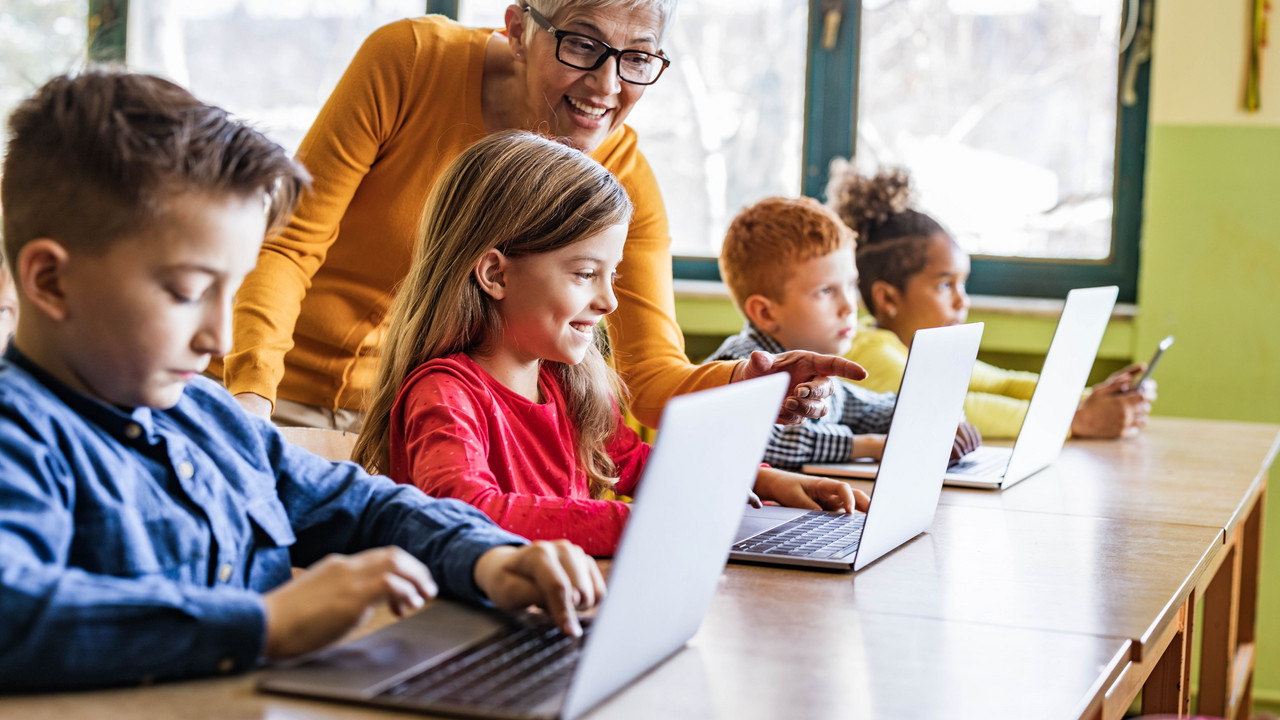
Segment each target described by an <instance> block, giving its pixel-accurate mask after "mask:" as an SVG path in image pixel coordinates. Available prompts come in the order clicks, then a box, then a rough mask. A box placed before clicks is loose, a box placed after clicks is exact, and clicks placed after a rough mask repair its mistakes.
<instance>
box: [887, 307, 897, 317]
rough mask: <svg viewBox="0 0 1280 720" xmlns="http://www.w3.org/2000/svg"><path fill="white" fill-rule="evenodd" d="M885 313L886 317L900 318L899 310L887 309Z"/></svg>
mask: <svg viewBox="0 0 1280 720" xmlns="http://www.w3.org/2000/svg"><path fill="white" fill-rule="evenodd" d="M884 312H885V314H886V315H888V316H889V317H890V318H896V317H898V309H897V308H885V311H884Z"/></svg>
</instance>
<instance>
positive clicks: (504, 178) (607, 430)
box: [354, 131, 632, 497]
mask: <svg viewBox="0 0 1280 720" xmlns="http://www.w3.org/2000/svg"><path fill="white" fill-rule="evenodd" d="M631 211H632V206H631V201H630V200H629V199H628V198H627V193H626V190H624V189H623V187H622V185H621V184H620V183H619V182H618V180H617V179H616V178H614V176H613V175H612V174H610V172H609V171H608V170H606V169H605V168H604V167H602V166H601V165H600V164H599V163H597V162H596V161H595V160H592V159H591V158H590V157H589V156H587V155H586V154H584V153H582V152H579V151H578V150H574V149H573V148H571V147H568V146H567V145H562V144H560V143H558V142H555V141H553V140H549V139H546V138H543V137H540V136H538V135H534V134H532V133H528V132H522V131H506V132H499V133H494V134H492V135H489V136H487V137H486V138H484V139H483V140H481V141H480V142H478V143H476V144H475V145H472V146H471V147H470V148H468V149H467V150H465V151H464V152H463V153H462V154H461V155H459V156H458V157H457V158H456V159H455V160H454V161H453V162H452V163H451V164H450V165H449V167H448V168H446V169H445V171H444V173H443V174H442V175H441V176H440V179H439V180H438V181H437V182H436V186H435V188H434V189H433V190H432V191H431V195H430V197H429V198H428V200H427V208H426V211H425V215H424V220H423V230H422V232H421V234H420V237H419V240H418V246H417V248H415V253H414V260H413V266H412V267H411V268H410V270H409V274H408V276H407V277H406V278H405V280H404V282H403V283H402V284H401V286H400V288H399V290H398V292H397V294H396V299H395V302H394V305H393V308H392V311H391V322H390V326H389V328H388V330H387V338H386V341H385V343H384V344H383V348H382V360H381V363H380V365H379V368H378V379H377V382H376V383H375V384H374V388H375V389H374V390H373V394H372V395H371V397H370V398H369V400H370V401H369V402H368V403H367V405H366V407H367V414H366V417H365V422H364V428H363V429H362V431H361V433H360V440H359V442H357V443H356V447H355V451H354V457H355V460H356V461H357V462H359V463H360V464H361V465H364V466H365V468H367V469H368V470H369V472H373V473H378V472H383V473H385V472H387V471H388V469H389V468H390V452H391V410H392V407H393V406H394V405H395V401H396V397H397V396H398V395H399V392H400V386H401V385H402V384H403V383H404V381H405V379H406V378H407V377H408V376H409V374H410V373H412V372H413V371H414V369H416V368H417V367H418V366H419V365H421V364H423V363H425V362H427V361H428V360H433V359H435V358H439V357H444V356H446V355H451V354H453V353H459V352H469V351H473V350H483V349H484V348H485V347H486V343H488V342H490V341H491V340H492V339H493V338H494V336H495V335H496V334H497V333H499V332H501V327H502V326H501V319H500V317H499V315H498V311H497V307H496V305H495V301H494V300H493V298H491V297H490V296H489V295H488V294H486V293H485V292H484V291H483V290H482V289H481V288H480V285H479V283H478V282H477V281H476V279H475V275H474V273H473V270H474V268H475V266H476V263H478V262H479V261H480V258H481V256H483V255H484V254H485V253H486V252H488V251H489V250H490V249H497V250H499V251H500V252H502V253H503V254H504V255H506V256H507V257H512V258H519V257H522V256H528V255H536V254H538V253H544V252H549V251H552V250H556V249H559V248H562V247H565V246H567V245H571V244H573V243H575V242H577V241H579V240H582V239H584V238H586V237H589V236H591V235H594V234H596V233H599V232H602V231H603V230H605V229H607V228H609V227H612V226H615V225H622V224H626V223H628V222H630V221H631ZM596 339H597V342H596V343H595V344H593V345H592V347H591V348H590V349H589V350H588V351H587V355H586V357H585V358H584V359H583V361H582V362H581V363H578V364H577V365H566V364H564V363H552V365H553V369H554V371H555V372H556V374H557V376H558V378H559V380H560V382H561V386H562V388H563V390H564V394H565V401H566V403H567V405H568V407H567V410H568V414H569V417H571V418H573V420H574V425H575V427H576V429H577V437H576V449H577V455H578V463H579V465H580V466H581V468H582V469H583V470H584V471H585V472H586V474H587V477H588V479H589V482H590V486H591V493H592V496H594V497H599V496H600V495H601V494H602V493H603V492H604V490H605V489H606V488H608V487H609V486H611V485H612V484H613V483H614V481H615V480H616V478H615V477H614V474H615V473H614V466H613V462H612V461H611V460H610V459H609V455H608V453H607V452H605V446H606V444H607V443H608V441H609V438H610V437H612V435H613V433H614V432H615V431H616V429H617V428H616V420H615V417H616V416H615V410H614V408H615V404H616V403H619V402H622V401H624V399H625V398H624V390H623V387H622V383H621V382H620V381H619V380H618V377H617V374H616V373H615V372H614V371H613V369H612V368H611V367H610V366H609V364H608V363H607V362H606V361H605V358H604V355H603V353H602V352H601V348H600V345H601V337H600V330H599V328H597V329H596Z"/></svg>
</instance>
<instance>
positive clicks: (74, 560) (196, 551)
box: [69, 507, 208, 580]
mask: <svg viewBox="0 0 1280 720" xmlns="http://www.w3.org/2000/svg"><path fill="white" fill-rule="evenodd" d="M207 549H208V533H207V532H206V531H204V530H203V529H202V528H201V526H200V525H199V524H197V523H196V522H195V521H194V520H193V519H192V518H191V517H189V516H186V515H182V514H172V515H164V514H155V515H151V516H150V517H146V516H144V515H143V514H142V513H140V512H138V511H137V510H136V509H135V508H132V507H118V508H103V509H101V510H100V511H97V512H90V513H86V514H85V515H84V516H82V517H81V518H79V519H78V520H77V530H76V536H75V539H74V541H73V544H72V548H71V553H70V558H69V562H70V564H71V565H73V566H75V567H79V568H82V569H84V570H87V571H88V572H92V573H101V574H104V575H114V576H116V577H142V576H145V575H164V576H166V577H169V578H172V579H181V580H187V579H189V578H188V576H189V575H190V573H191V569H192V568H194V567H198V566H203V565H204V564H205V563H206V562H207V559H208V552H207Z"/></svg>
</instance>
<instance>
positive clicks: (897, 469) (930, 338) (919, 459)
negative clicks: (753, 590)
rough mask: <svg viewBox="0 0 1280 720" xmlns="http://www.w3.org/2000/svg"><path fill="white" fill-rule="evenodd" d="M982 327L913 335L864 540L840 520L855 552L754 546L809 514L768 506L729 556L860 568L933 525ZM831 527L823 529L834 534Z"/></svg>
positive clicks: (746, 525) (751, 519)
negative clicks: (755, 541) (753, 541)
mask: <svg viewBox="0 0 1280 720" xmlns="http://www.w3.org/2000/svg"><path fill="white" fill-rule="evenodd" d="M982 330H983V325H982V323H973V324H969V325H959V326H953V327H941V328H930V329H926V330H920V331H918V332H917V333H916V334H915V336H914V338H913V339H912V343H911V352H910V354H909V355H908V357H907V364H906V368H905V369H904V372H903V376H902V385H901V389H900V390H899V393H898V398H897V403H896V405H895V406H894V411H893V419H892V421H891V422H890V426H889V433H888V436H887V437H886V439H885V446H884V453H883V456H882V459H881V462H880V464H879V470H878V474H877V476H876V484H875V487H874V488H873V489H872V494H871V504H870V506H869V507H868V508H867V513H866V517H865V519H864V523H863V524H862V528H861V531H860V532H861V537H857V533H858V532H859V531H858V530H857V525H858V524H857V523H856V522H849V523H841V524H845V525H847V526H848V527H849V532H850V533H851V535H850V536H849V538H850V541H853V540H854V539H856V540H857V542H858V545H857V549H856V550H855V551H854V552H853V553H852V554H851V555H850V554H846V553H847V551H844V552H838V553H837V554H836V555H832V556H823V555H825V552H823V551H824V550H825V548H821V547H820V548H817V555H816V556H815V554H812V553H810V552H808V551H807V550H805V549H804V546H803V545H802V547H801V548H797V549H796V550H794V551H793V550H792V549H790V548H786V547H785V546H784V547H782V548H776V547H768V548H767V550H766V549H759V550H753V549H750V546H751V542H750V539H751V538H754V537H757V536H761V534H762V533H768V532H770V531H772V530H774V529H775V528H779V527H781V526H782V525H785V524H787V523H792V522H794V521H795V520H796V519H797V518H801V517H803V516H806V515H809V514H810V513H809V511H803V510H793V509H790V508H776V507H765V508H759V509H755V508H748V509H747V510H746V511H745V513H744V516H743V520H742V522H741V523H740V525H739V528H738V534H737V536H736V538H735V543H736V547H738V548H742V549H736V550H735V551H734V552H733V553H732V554H731V555H730V557H731V558H732V559H735V560H743V561H747V562H760V563H767V564H779V565H798V566H802V567H818V568H828V569H841V570H847V569H849V568H853V569H854V570H860V569H862V568H864V567H866V566H867V565H870V564H871V563H873V562H875V561H876V560H877V559H879V558H880V557H882V556H884V555H885V554H887V553H888V552H890V551H892V550H893V549H894V548H896V547H898V546H899V545H901V544H902V543H904V542H906V541H907V540H910V539H911V538H913V537H915V536H916V535H919V534H920V533H922V532H924V531H925V530H926V529H928V527H929V525H930V524H931V523H932V522H933V514H934V510H935V509H936V508H937V505H938V497H939V496H940V495H941V493H942V476H943V474H944V473H945V472H946V469H947V462H948V460H949V458H950V456H951V447H952V444H953V443H954V439H955V435H956V427H957V425H959V423H960V417H961V411H962V409H963V407H964V398H965V393H966V392H967V391H968V388H969V377H970V376H971V375H972V373H973V362H974V360H975V359H976V358H977V355H978V346H979V344H980V343H981V341H982ZM856 519H857V518H850V520H856ZM833 522H835V521H834V520H833ZM830 528H831V526H827V527H825V528H824V529H823V531H821V532H823V533H827V532H833V530H831V529H830ZM841 544H843V543H841ZM769 545H771V543H769ZM805 545H808V543H805Z"/></svg>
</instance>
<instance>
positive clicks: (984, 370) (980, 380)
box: [969, 360, 1040, 400]
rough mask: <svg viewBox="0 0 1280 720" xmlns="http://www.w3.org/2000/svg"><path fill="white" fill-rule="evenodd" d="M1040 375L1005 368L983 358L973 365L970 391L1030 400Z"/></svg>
mask: <svg viewBox="0 0 1280 720" xmlns="http://www.w3.org/2000/svg"><path fill="white" fill-rule="evenodd" d="M1039 378H1040V376H1039V375H1037V374H1036V373H1033V372H1023V371H1021V370H1005V369H1003V368H998V367H996V366H994V365H990V364H988V363H984V362H982V361H981V360H979V361H978V362H976V363H974V365H973V379H972V380H970V382H969V391H970V392H981V393H990V394H992V395H1003V396H1004V397H1007V398H1015V399H1018V400H1030V399H1031V393H1033V392H1035V389H1036V380H1038V379H1039Z"/></svg>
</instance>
